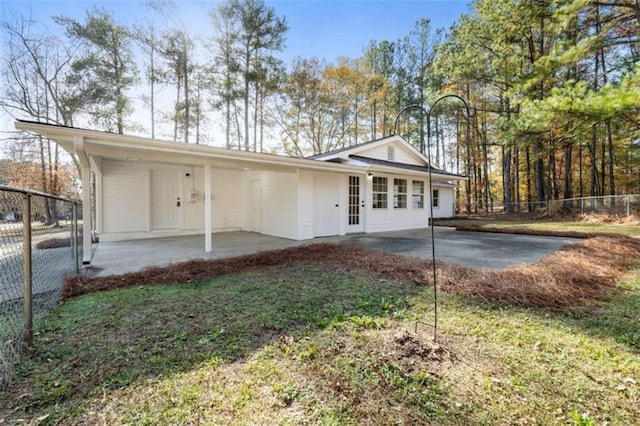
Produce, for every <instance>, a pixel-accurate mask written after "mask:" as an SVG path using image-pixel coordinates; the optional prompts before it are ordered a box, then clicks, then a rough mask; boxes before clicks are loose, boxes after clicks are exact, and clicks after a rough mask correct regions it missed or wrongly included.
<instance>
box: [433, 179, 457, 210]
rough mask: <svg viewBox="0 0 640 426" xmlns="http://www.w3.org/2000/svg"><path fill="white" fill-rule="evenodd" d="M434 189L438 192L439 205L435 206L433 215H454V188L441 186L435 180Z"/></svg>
mask: <svg viewBox="0 0 640 426" xmlns="http://www.w3.org/2000/svg"><path fill="white" fill-rule="evenodd" d="M433 189H437V190H438V191H439V192H438V198H439V199H438V207H434V208H433V217H436V218H438V217H453V216H454V204H455V202H454V201H455V200H454V190H453V188H451V187H450V186H446V187H439V186H438V185H437V184H436V183H435V182H434V184H433Z"/></svg>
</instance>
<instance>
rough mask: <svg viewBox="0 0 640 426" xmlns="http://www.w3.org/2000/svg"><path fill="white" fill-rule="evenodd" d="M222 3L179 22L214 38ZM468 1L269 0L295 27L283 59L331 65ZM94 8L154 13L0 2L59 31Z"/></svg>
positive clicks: (129, 19) (199, 5) (139, 4)
mask: <svg viewBox="0 0 640 426" xmlns="http://www.w3.org/2000/svg"><path fill="white" fill-rule="evenodd" d="M216 3H217V2H215V1H196V0H193V1H186V0H182V1H180V0H177V1H175V4H176V6H177V9H178V10H179V13H178V15H179V18H178V19H179V20H180V21H181V23H182V24H183V25H185V26H186V27H187V28H189V29H190V31H191V32H192V33H194V34H210V33H211V28H210V26H211V23H210V19H209V15H208V10H210V9H211V8H212V7H213V6H214V5H215V4H216ZM467 3H468V1H466V0H398V1H393V0H345V1H341V0H267V4H269V5H271V6H273V7H274V8H275V10H276V13H277V14H278V16H283V15H284V16H286V18H287V22H288V23H289V27H290V30H289V33H288V35H287V43H286V48H285V50H284V52H283V53H282V55H281V56H282V58H283V59H285V60H286V61H287V62H289V61H290V59H292V58H294V57H296V56H302V57H309V56H318V57H321V58H326V59H327V60H329V61H333V60H335V59H336V58H337V57H339V56H346V57H350V58H353V57H357V56H359V55H360V54H361V53H362V51H363V49H364V47H365V46H366V45H367V44H368V43H369V41H371V40H377V41H382V40H389V41H395V40H397V39H399V38H400V37H403V36H404V35H406V34H408V33H409V31H410V30H411V29H412V28H413V27H414V24H415V22H416V21H417V20H418V19H420V18H423V17H427V18H429V19H431V23H432V27H433V28H439V27H444V28H446V29H448V28H449V27H450V26H451V24H452V23H453V22H454V21H455V20H456V19H457V18H458V17H459V16H460V14H461V13H464V12H466V11H467ZM94 5H99V6H102V7H104V8H105V9H107V10H109V11H111V12H112V13H113V15H114V17H115V18H116V20H117V21H119V22H123V23H136V22H137V23H142V22H144V21H145V20H146V19H147V18H148V17H149V16H150V15H151V14H150V12H149V10H148V9H147V8H146V7H145V6H144V2H143V1H138V0H109V1H107V0H104V1H89V0H64V1H63V0H0V8H1V15H2V18H3V19H11V17H12V15H19V14H23V15H30V14H31V15H32V16H33V17H34V18H36V19H39V20H41V21H43V22H45V23H47V24H48V25H49V26H51V27H55V24H53V23H52V22H51V21H50V17H51V16H53V15H59V14H64V15H68V16H71V17H74V18H77V19H79V20H82V19H83V17H84V12H85V11H86V10H87V9H91V8H92V7H93V6H94Z"/></svg>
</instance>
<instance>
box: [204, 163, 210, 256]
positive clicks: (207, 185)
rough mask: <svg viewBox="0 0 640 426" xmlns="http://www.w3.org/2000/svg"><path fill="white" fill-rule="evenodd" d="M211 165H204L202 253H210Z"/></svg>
mask: <svg viewBox="0 0 640 426" xmlns="http://www.w3.org/2000/svg"><path fill="white" fill-rule="evenodd" d="M211 207H212V200H211V165H210V164H205V165H204V251H205V252H207V253H210V252H211V250H212V243H211V231H212V229H211V219H212V217H211Z"/></svg>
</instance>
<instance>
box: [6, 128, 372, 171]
mask: <svg viewBox="0 0 640 426" xmlns="http://www.w3.org/2000/svg"><path fill="white" fill-rule="evenodd" d="M15 127H16V129H18V130H23V131H27V132H33V133H37V134H39V135H42V136H45V137H47V138H49V139H51V140H53V141H55V142H57V143H58V144H60V146H62V147H63V148H64V149H65V150H66V151H67V152H69V153H70V154H75V155H87V156H96V157H101V158H112V159H119V160H130V161H154V162H166V163H171V164H189V165H205V164H209V165H213V166H219V167H228V168H239V169H251V170H256V169H261V170H262V169H274V168H275V169H279V170H281V169H291V170H295V169H307V170H316V171H327V172H329V171H331V172H341V173H364V172H366V171H367V169H366V168H363V167H362V166H353V165H347V164H340V163H334V162H326V161H317V160H308V159H303V158H295V157H287V156H282V155H274V154H263V153H256V152H248V151H235V150H230V149H226V148H219V147H212V146H208V145H196V144H188V143H184V142H172V141H166V140H159V139H150V138H144V137H139V136H130V135H120V134H115V133H107V132H100V131H96V130H87V129H78V128H74V127H65V126H57V125H52V124H44V123H35V122H31V121H23V120H18V121H16V123H15Z"/></svg>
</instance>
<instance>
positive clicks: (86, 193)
mask: <svg viewBox="0 0 640 426" xmlns="http://www.w3.org/2000/svg"><path fill="white" fill-rule="evenodd" d="M73 151H74V153H75V154H76V156H77V157H78V162H79V163H80V166H81V170H80V173H81V176H80V180H81V182H82V264H83V265H90V264H91V163H90V161H89V157H88V156H87V154H86V153H85V151H84V138H83V137H82V136H74V137H73Z"/></svg>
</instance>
